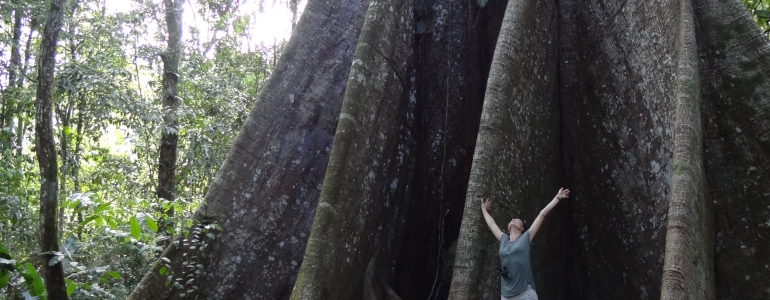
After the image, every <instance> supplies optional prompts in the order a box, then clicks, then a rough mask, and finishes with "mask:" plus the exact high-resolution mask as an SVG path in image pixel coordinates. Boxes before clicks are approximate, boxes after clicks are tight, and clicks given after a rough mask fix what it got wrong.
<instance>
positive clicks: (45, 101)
mask: <svg viewBox="0 0 770 300" xmlns="http://www.w3.org/2000/svg"><path fill="white" fill-rule="evenodd" d="M66 5H67V1H66V0H55V1H51V8H50V9H49V11H48V19H47V20H46V23H45V29H44V30H43V42H42V44H41V45H40V56H39V58H40V62H39V64H38V75H37V93H36V97H35V152H36V153H37V161H38V164H39V166H40V229H39V236H40V237H39V243H40V256H41V258H42V259H43V268H42V269H43V272H42V273H43V279H44V282H45V287H46V294H47V295H48V298H49V299H52V300H54V299H67V290H66V285H65V282H64V271H63V267H62V265H63V264H62V263H61V261H60V260H61V257H62V254H61V253H60V252H59V226H58V222H57V219H58V216H59V211H58V210H59V190H58V186H57V185H58V176H59V174H58V168H59V165H58V163H57V160H56V144H55V142H54V139H53V126H52V124H51V123H52V122H51V121H52V115H51V110H52V109H51V107H52V101H53V92H54V67H55V64H56V45H57V42H58V40H59V31H60V30H61V27H62V22H63V19H64V9H65V6H66Z"/></svg>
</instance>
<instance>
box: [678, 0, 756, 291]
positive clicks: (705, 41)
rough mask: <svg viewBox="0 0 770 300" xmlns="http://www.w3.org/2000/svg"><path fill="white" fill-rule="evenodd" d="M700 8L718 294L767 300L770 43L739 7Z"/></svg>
mask: <svg viewBox="0 0 770 300" xmlns="http://www.w3.org/2000/svg"><path fill="white" fill-rule="evenodd" d="M693 6H694V8H695V24H696V25H695V26H696V27H695V28H696V30H695V32H696V39H697V41H698V59H699V62H700V65H699V68H700V75H699V76H700V79H701V84H700V94H701V97H702V98H703V100H702V101H703V102H702V103H703V105H702V109H701V111H702V115H703V131H704V133H703V136H704V147H705V155H704V157H705V162H704V164H705V169H706V177H707V182H708V190H707V191H706V192H707V193H708V194H707V196H706V198H707V199H709V201H712V203H713V211H714V228H715V232H714V233H711V236H713V237H714V245H711V247H712V248H713V251H714V277H715V282H716V295H717V298H719V299H767V298H770V272H768V267H767V265H768V261H767V257H770V247H767V239H766V237H768V236H770V223H768V219H770V218H768V216H770V207H768V206H767V205H768V203H767V195H768V194H767V191H766V187H767V186H768V185H770V167H769V166H770V118H769V117H768V112H770V76H768V74H770V44H769V43H768V40H767V37H766V36H765V35H764V34H762V32H761V30H759V29H758V28H757V25H756V24H755V23H754V21H753V20H752V19H751V16H750V15H749V13H748V12H747V11H746V9H745V8H744V7H743V6H742V5H741V3H740V2H738V1H713V0H694V1H693ZM701 277H702V276H701V274H698V273H696V274H695V276H693V278H691V280H700V278H701Z"/></svg>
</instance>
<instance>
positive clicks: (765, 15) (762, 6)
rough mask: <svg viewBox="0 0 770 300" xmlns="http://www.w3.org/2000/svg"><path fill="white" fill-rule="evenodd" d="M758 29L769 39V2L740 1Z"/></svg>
mask: <svg viewBox="0 0 770 300" xmlns="http://www.w3.org/2000/svg"><path fill="white" fill-rule="evenodd" d="M741 1H742V2H743V5H744V6H746V8H748V10H749V13H751V15H752V16H753V17H754V21H755V22H756V23H757V25H759V28H760V29H762V31H763V32H764V33H765V35H766V36H768V37H769V38H770V0H741Z"/></svg>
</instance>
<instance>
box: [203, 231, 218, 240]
mask: <svg viewBox="0 0 770 300" xmlns="http://www.w3.org/2000/svg"><path fill="white" fill-rule="evenodd" d="M206 236H207V237H209V238H210V239H212V240H215V239H217V237H216V236H215V235H214V234H213V233H211V232H209V233H207V234H206Z"/></svg>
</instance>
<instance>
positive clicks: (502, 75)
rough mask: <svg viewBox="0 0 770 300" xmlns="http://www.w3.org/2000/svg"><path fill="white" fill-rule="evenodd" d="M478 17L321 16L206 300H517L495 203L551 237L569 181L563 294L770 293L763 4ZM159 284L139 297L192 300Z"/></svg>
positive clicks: (451, 5)
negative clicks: (506, 297)
mask: <svg viewBox="0 0 770 300" xmlns="http://www.w3.org/2000/svg"><path fill="white" fill-rule="evenodd" d="M477 3H486V2H485V1H481V2H477V1H459V2H458V1H449V0H414V1H411V2H408V1H396V2H392V3H391V2H388V3H387V4H382V3H380V2H372V3H371V5H370V6H369V7H368V13H367V17H366V22H364V21H363V17H362V16H363V13H364V9H366V4H367V3H362V2H357V1H354V2H350V1H348V2H343V3H333V2H330V4H329V5H330V6H329V5H326V3H324V2H322V1H319V0H316V1H311V2H310V3H309V4H308V6H307V7H306V9H305V13H304V15H303V16H302V19H301V20H300V22H299V24H298V25H297V28H296V30H295V31H294V36H293V37H292V40H291V42H290V43H289V46H288V48H287V51H286V52H285V53H284V56H283V57H282V58H281V62H280V63H279V64H278V68H277V70H276V72H275V73H274V74H273V76H272V77H271V78H270V80H269V82H268V84H267V86H266V87H265V90H264V91H263V92H262V95H260V98H259V101H258V102H257V104H256V105H255V107H254V109H253V111H252V114H251V115H250V117H249V119H248V120H247V122H246V124H245V125H244V127H243V128H242V130H241V132H240V134H239V137H238V139H237V141H236V143H235V145H234V147H233V149H232V150H231V153H230V155H229V157H228V159H227V160H226V162H225V164H224V165H223V166H222V169H221V170H220V171H219V174H218V176H217V178H216V180H215V182H214V183H213V184H212V186H211V189H210V192H209V193H208V194H207V196H206V202H205V204H204V205H203V206H202V207H201V209H200V210H199V211H198V212H197V213H196V218H198V220H200V221H202V223H203V224H204V225H202V226H205V224H208V223H211V222H213V223H217V224H220V225H222V226H223V227H224V231H223V232H222V233H221V235H220V236H219V237H217V238H216V240H215V241H207V243H211V246H210V247H208V248H207V250H206V251H207V252H205V253H203V252H196V253H201V255H203V257H204V259H203V261H204V263H203V264H204V266H205V269H206V271H207V272H208V273H207V275H206V276H205V277H203V278H201V280H202V281H203V282H205V284H202V286H201V292H200V293H199V294H197V296H199V297H201V298H212V299H214V298H247V297H250V298H252V299H286V298H288V297H289V294H290V293H292V295H291V297H292V298H294V299H360V298H362V297H363V298H366V299H395V298H402V299H446V298H451V299H496V298H498V297H499V293H500V292H499V283H498V282H499V280H500V279H499V276H500V275H499V272H498V271H497V270H498V268H499V262H498V259H499V258H498V256H497V252H496V251H495V250H497V247H498V245H499V244H498V243H497V242H496V241H495V240H493V238H492V235H491V234H490V233H488V229H487V228H486V227H485V224H484V222H483V220H482V219H481V217H480V208H479V202H478V201H479V200H478V197H479V196H484V197H491V198H492V199H493V201H494V202H495V206H494V207H495V209H494V210H493V211H492V213H493V215H494V216H495V217H497V220H498V221H500V220H508V218H512V217H520V218H523V219H525V220H527V221H530V222H531V221H532V220H533V219H534V217H535V216H536V215H537V213H538V211H539V210H540V209H542V208H543V207H544V206H545V205H546V204H547V203H546V202H547V200H548V199H549V198H550V197H551V196H552V195H553V194H552V193H553V192H555V191H556V190H558V188H559V187H560V186H565V187H569V188H570V189H572V190H573V195H572V197H571V198H570V200H567V201H563V202H566V203H563V204H560V205H559V206H558V207H557V208H556V210H555V211H553V212H552V213H551V214H549V215H548V218H547V220H546V222H545V224H544V225H543V227H542V229H541V233H539V234H538V237H537V239H536V240H535V242H534V244H533V247H532V251H533V253H532V264H533V268H534V273H535V285H536V288H537V290H538V293H539V294H540V297H542V298H543V299H566V298H570V299H659V298H663V299H672V298H675V299H682V298H706V299H713V298H722V299H733V298H736V299H738V298H740V299H744V298H745V299H748V298H757V297H762V296H765V298H767V297H770V294H767V293H768V292H767V291H766V290H770V289H769V288H770V286H768V284H767V282H770V280H768V279H770V278H768V274H767V272H766V268H765V267H764V266H765V264H766V263H765V261H764V260H763V258H764V257H767V256H768V254H770V253H768V251H770V250H765V249H766V248H767V247H762V245H764V244H766V243H763V242H762V238H763V236H767V235H770V232H768V230H770V224H767V222H766V221H767V216H768V215H770V209H768V207H767V205H766V204H765V203H764V202H763V201H762V199H763V195H764V194H765V192H764V189H763V188H762V187H763V186H767V185H770V174H768V172H770V169H768V168H767V167H766V166H767V165H770V150H768V149H770V121H768V120H770V119H768V118H767V112H768V111H770V101H768V95H770V80H768V78H767V77H768V76H767V75H766V74H770V73H768V71H770V48H769V47H770V46H768V42H767V39H766V38H765V37H764V36H762V33H761V32H760V31H759V30H757V28H756V25H753V23H752V20H751V19H750V18H749V15H748V13H746V11H745V9H744V8H743V7H742V6H741V5H740V3H738V2H736V1H733V2H723V1H722V0H719V1H717V0H691V1H689V0H680V1H671V0H662V1H660V2H656V3H655V4H654V5H650V4H649V3H645V2H631V1H625V2H624V1H608V0H588V1H577V0H558V1H555V0H536V1H510V2H505V1H489V3H486V7H484V8H480V7H479V6H478V4H477ZM502 6H507V8H506V9H505V10H504V14H505V16H504V18H501V16H502V13H503V10H502V9H500V8H502ZM402 18H403V19H402ZM410 22H412V23H410ZM327 26H328V27H327ZM410 28H411V29H410ZM358 30H363V34H362V35H361V36H360V37H358V32H359V31H358ZM498 33H499V34H498ZM490 45H494V48H495V51H494V55H491V49H492V48H493V47H491V46H490ZM354 47H355V48H356V53H355V60H353V58H352V55H353V54H352V53H351V52H352V50H353V48H354ZM351 61H354V62H355V63H353V65H352V68H350V69H348V66H350V65H351ZM346 82H347V89H346ZM343 92H344V93H345V96H344V103H343V104H342V105H341V106H342V110H338V108H339V107H340V103H341V102H342V99H343V97H342V93H343ZM319 99H324V101H319ZM481 99H483V109H481V107H482V100H481ZM337 121H338V122H337ZM334 124H337V128H336V129H335V127H334ZM335 131H336V137H334V136H335V135H334V132H335ZM333 137H334V141H333V147H332V138H333ZM330 147H331V148H332V149H331V154H329V148H330ZM329 155H330V156H329ZM327 158H328V159H329V160H328V165H327V164H326V162H327ZM471 162H472V163H471ZM322 177H324V178H325V179H324V182H325V184H323V186H321V185H320V183H321V178H322ZM319 190H320V194H319ZM462 199H465V200H464V201H463V200H462ZM317 201H320V202H317ZM316 203H320V204H319V206H318V211H317V213H316ZM463 203H464V205H463ZM712 207H713V208H712ZM314 214H315V219H312V216H313V215H314ZM501 223H502V222H501ZM503 224H504V223H503ZM311 225H312V230H310V228H311ZM308 234H309V235H308ZM306 242H307V246H308V247H305V243H306ZM185 253H189V251H188V250H183V249H176V248H174V247H169V248H168V249H167V250H166V253H165V254H164V255H165V256H166V257H168V258H169V259H170V262H171V265H172V266H173V267H174V268H175V270H177V269H178V268H179V267H180V266H182V265H183V264H184V263H185V259H184V258H183V254H185ZM302 253H305V259H304V261H303V258H302ZM455 253H456V254H455ZM204 254H205V255H204ZM300 265H301V267H300ZM298 269H299V270H300V272H299V277H297V270H298ZM256 270H259V271H256ZM157 272H158V267H156V268H155V269H154V270H152V271H151V272H150V273H148V275H147V276H146V277H145V278H144V279H143V281H142V283H141V284H140V285H139V287H138V288H137V290H136V291H135V292H134V294H133V295H132V299H169V298H176V297H178V295H179V293H180V292H179V291H173V290H170V289H167V288H165V287H163V283H164V280H165V277H164V276H160V275H159V274H157ZM176 276H177V275H175V277H176ZM295 278H296V281H295ZM196 280H198V279H196ZM253 282H260V283H262V284H257V285H255V284H252V283H253ZM291 284H294V290H293V292H292V291H291ZM450 284H451V287H450V286H449V285H450ZM757 293H759V294H761V295H760V296H757V295H759V294H757Z"/></svg>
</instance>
